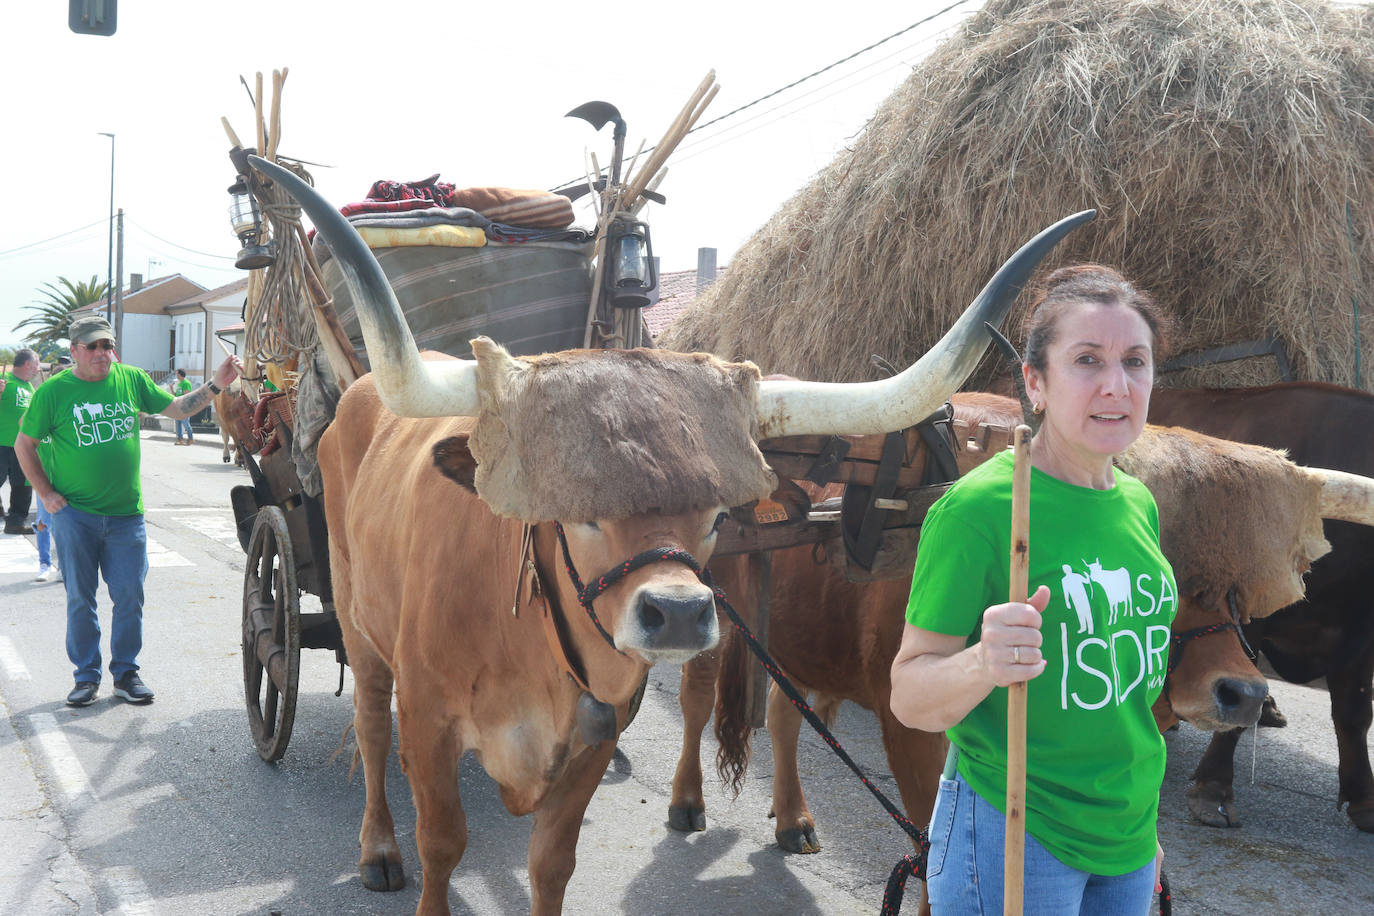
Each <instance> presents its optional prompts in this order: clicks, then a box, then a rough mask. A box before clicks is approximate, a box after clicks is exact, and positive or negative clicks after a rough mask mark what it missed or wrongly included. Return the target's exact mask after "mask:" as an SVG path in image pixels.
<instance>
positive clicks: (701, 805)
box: [668, 652, 720, 833]
mask: <svg viewBox="0 0 1374 916" xmlns="http://www.w3.org/2000/svg"><path fill="white" fill-rule="evenodd" d="M719 670H720V657H719V656H717V655H716V653H715V652H703V653H701V654H700V655H698V656H697V657H696V658H694V659H692V660H691V661H690V662H688V663H687V664H685V665H683V666H682V689H681V690H680V691H678V696H677V699H678V703H679V704H680V705H681V706H682V755H681V756H680V757H678V761H677V769H676V770H675V771H674V772H673V797H672V800H671V801H669V803H668V826H669V827H671V828H673V829H674V830H681V831H683V832H684V833H688V832H691V831H694V830H705V829H706V796H705V794H704V793H703V792H702V787H701V733H702V732H703V731H704V730H705V729H706V723H707V722H709V721H710V719H711V706H712V704H713V703H714V700H715V695H716V673H717V672H718V671H719Z"/></svg>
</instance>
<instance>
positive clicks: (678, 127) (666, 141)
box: [616, 70, 716, 209]
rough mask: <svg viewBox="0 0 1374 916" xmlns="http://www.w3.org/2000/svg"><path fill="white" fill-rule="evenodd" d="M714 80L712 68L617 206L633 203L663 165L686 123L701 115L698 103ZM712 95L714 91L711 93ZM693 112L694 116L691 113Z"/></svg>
mask: <svg viewBox="0 0 1374 916" xmlns="http://www.w3.org/2000/svg"><path fill="white" fill-rule="evenodd" d="M715 82H716V71H714V70H712V71H710V72H709V73H707V74H706V77H705V78H704V79H703V80H702V81H701V83H700V85H698V86H697V88H696V90H695V91H694V92H693V93H692V97H691V98H689V99H688V100H687V104H686V105H684V106H683V107H682V111H680V112H678V116H677V117H676V118H674V119H673V123H672V124H671V125H669V127H668V130H667V131H666V132H665V133H664V135H663V139H662V140H660V141H659V142H658V146H657V147H655V148H654V151H653V152H652V153H651V154H650V155H649V159H648V161H647V162H645V163H644V165H643V166H641V167H640V169H639V172H638V173H637V174H636V175H635V176H634V178H633V179H631V180H630V181H629V182H628V185H627V189H626V192H625V194H623V195H622V196H621V198H620V201H619V202H618V204H617V205H616V206H617V208H618V209H619V208H623V207H630V206H633V205H634V201H635V198H636V197H638V196H639V193H640V192H641V191H643V190H644V186H645V185H646V184H648V183H649V179H650V178H652V177H654V176H655V175H657V174H658V170H659V169H660V168H662V167H663V163H664V161H665V160H666V159H667V158H668V156H669V154H671V153H672V151H673V148H674V147H676V146H677V144H678V143H679V142H681V140H682V137H683V136H684V135H685V133H686V125H687V124H689V123H691V122H693V121H695V119H696V117H700V116H701V112H700V110H699V109H700V103H701V100H702V99H703V98H704V97H705V96H706V94H707V92H709V91H710V90H711V88H712V87H713V85H714V84H715ZM712 97H714V93H712ZM694 114H695V117H693V115H694Z"/></svg>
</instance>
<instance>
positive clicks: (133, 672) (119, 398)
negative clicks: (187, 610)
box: [15, 315, 242, 706]
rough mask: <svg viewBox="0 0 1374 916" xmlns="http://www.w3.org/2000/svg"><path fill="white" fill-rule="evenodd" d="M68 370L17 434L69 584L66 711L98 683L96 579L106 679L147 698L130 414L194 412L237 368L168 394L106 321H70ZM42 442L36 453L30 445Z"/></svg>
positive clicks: (141, 551)
mask: <svg viewBox="0 0 1374 916" xmlns="http://www.w3.org/2000/svg"><path fill="white" fill-rule="evenodd" d="M71 354H72V359H73V361H74V363H73V365H72V368H71V371H70V372H63V373H60V374H59V375H56V376H54V377H53V378H51V379H49V380H48V382H47V384H45V385H43V386H42V387H41V388H39V389H38V390H37V391H36V392H34V395H33V399H32V401H31V402H30V404H29V409H28V412H27V413H26V414H24V419H23V421H22V423H21V424H20V428H19V435H18V437H17V438H16V439H15V451H16V452H17V453H18V454H19V460H20V462H21V463H22V465H23V467H24V471H25V473H27V474H28V478H29V482H30V483H32V484H33V488H34V490H35V491H37V493H38V498H39V499H41V500H42V501H43V505H44V507H45V508H46V509H47V511H48V512H50V513H52V528H53V536H54V538H55V539H56V541H57V555H58V560H59V562H60V564H61V566H62V575H63V581H64V582H65V584H66V589H67V657H68V658H70V659H71V661H72V664H73V665H75V666H76V669H75V671H74V676H75V679H76V687H75V688H74V689H73V690H72V692H71V693H70V694H68V695H67V703H68V705H71V706H87V705H89V704H90V703H92V702H93V701H94V700H95V696H96V692H97V691H98V689H99V687H100V673H101V671H100V669H101V658H100V621H99V619H98V618H97V616H96V589H97V587H98V585H99V582H100V576H101V575H102V574H103V575H104V577H105V584H106V587H107V589H108V590H109V594H110V601H111V602H112V603H113V605H114V608H113V612H112V614H111V624H110V674H111V676H112V677H113V678H114V692H115V695H116V696H119V697H122V698H124V699H126V700H128V701H130V702H133V703H147V702H149V701H151V700H152V699H153V691H152V690H150V689H149V688H148V686H147V685H146V684H144V683H143V680H142V679H141V678H140V677H139V676H138V653H139V651H140V650H141V649H142V648H143V579H144V576H146V575H147V572H148V549H147V535H146V533H145V530H144V527H143V494H142V492H141V489H140V486H139V456H140V452H139V437H138V427H139V422H138V415H139V413H140V412H142V413H162V414H163V415H165V416H168V417H171V418H172V419H174V420H180V419H184V418H186V417H189V416H191V415H192V414H194V413H196V412H197V411H200V410H204V409H205V407H206V405H208V404H209V403H210V399H211V398H213V397H214V395H215V394H217V393H218V392H219V390H220V388H222V387H225V386H227V385H229V384H230V383H231V382H232V381H233V380H234V378H235V377H236V376H237V375H238V374H239V371H240V369H241V366H242V364H241V363H240V362H239V360H238V357H236V356H231V357H229V358H227V359H226V360H225V361H224V362H223V363H221V364H220V365H219V366H218V367H217V368H216V369H215V373H214V376H213V380H212V381H211V382H209V383H207V384H205V385H202V386H200V387H199V388H197V389H195V390H194V391H191V392H188V393H186V394H183V395H181V396H180V397H177V398H173V397H172V395H171V394H170V393H169V392H167V391H164V390H163V389H161V388H159V387H158V386H157V385H155V384H153V380H152V379H151V378H149V377H148V373H146V372H144V371H143V370H142V369H136V368H134V367H132V366H126V365H124V364H122V363H120V362H119V360H118V358H117V357H116V355H115V341H114V330H113V329H112V328H111V327H110V323H109V322H108V321H106V320H105V319H104V318H101V317H99V316H96V315H92V316H89V317H86V318H78V319H77V320H75V321H73V322H72V327H71ZM45 438H50V439H51V442H50V443H46V444H45V445H44V447H43V455H42V458H41V460H40V458H39V453H38V443H39V440H42V439H45Z"/></svg>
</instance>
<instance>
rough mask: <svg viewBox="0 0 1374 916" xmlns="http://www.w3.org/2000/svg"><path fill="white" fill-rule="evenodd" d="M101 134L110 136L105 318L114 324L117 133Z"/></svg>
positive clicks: (101, 134)
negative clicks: (115, 154) (115, 147)
mask: <svg viewBox="0 0 1374 916" xmlns="http://www.w3.org/2000/svg"><path fill="white" fill-rule="evenodd" d="M98 133H99V134H100V136H102V137H109V138H110V230H109V233H108V234H109V254H108V258H107V260H106V264H105V267H106V273H105V320H106V321H108V322H110V323H111V324H114V318H113V316H112V315H111V309H113V308H114V295H115V288H114V222H115V212H114V162H115V160H114V153H115V150H114V146H115V144H114V140H115V135H114V134H112V133H108V132H106V131H103V130H102V131H98Z"/></svg>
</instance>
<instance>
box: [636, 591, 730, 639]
mask: <svg viewBox="0 0 1374 916" xmlns="http://www.w3.org/2000/svg"><path fill="white" fill-rule="evenodd" d="M635 616H636V619H637V620H638V622H639V628H640V631H641V632H642V633H643V636H644V641H645V645H646V647H651V648H654V649H699V648H701V647H703V646H709V645H711V644H712V643H714V642H715V639H716V605H715V601H714V599H713V598H712V597H711V593H710V592H709V591H707V590H705V589H701V590H697V589H691V590H682V591H679V590H676V589H674V590H671V591H670V590H654V589H646V590H645V591H643V592H641V593H640V595H639V606H638V608H636V614H635Z"/></svg>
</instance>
